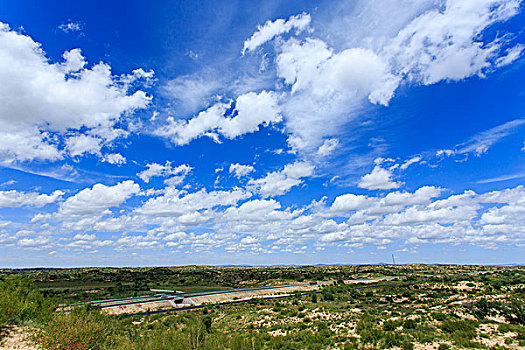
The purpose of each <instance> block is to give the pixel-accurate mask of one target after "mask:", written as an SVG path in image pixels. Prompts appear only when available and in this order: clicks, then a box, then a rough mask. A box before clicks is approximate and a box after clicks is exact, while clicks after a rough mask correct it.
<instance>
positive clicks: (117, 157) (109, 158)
mask: <svg viewBox="0 0 525 350" xmlns="http://www.w3.org/2000/svg"><path fill="white" fill-rule="evenodd" d="M102 160H103V161H104V162H107V163H109V164H116V165H122V164H126V157H124V156H123V155H122V154H120V153H110V154H106V155H105V156H104V158H103V159H102Z"/></svg>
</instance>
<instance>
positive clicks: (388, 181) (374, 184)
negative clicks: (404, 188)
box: [358, 165, 402, 190]
mask: <svg viewBox="0 0 525 350" xmlns="http://www.w3.org/2000/svg"><path fill="white" fill-rule="evenodd" d="M392 176H393V175H392V171H390V170H388V169H383V168H381V166H379V165H376V166H375V167H374V169H373V170H372V172H371V173H370V174H366V175H364V176H363V177H361V181H359V184H358V186H359V187H361V188H366V189H367V190H391V189H394V188H399V187H401V185H402V183H401V182H396V181H393V180H392Z"/></svg>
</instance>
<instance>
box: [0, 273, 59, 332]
mask: <svg viewBox="0 0 525 350" xmlns="http://www.w3.org/2000/svg"><path fill="white" fill-rule="evenodd" d="M55 308H56V303H55V302H54V300H53V299H48V298H45V297H44V296H43V295H42V293H40V292H39V291H38V290H37V289H36V288H35V286H34V285H33V284H32V283H31V282H30V281H29V280H28V279H27V278H25V277H22V276H18V275H14V276H9V277H7V278H6V279H5V280H4V281H2V282H0V326H2V325H13V324H21V323H25V322H35V323H43V322H45V321H47V320H49V319H50V318H51V315H52V314H53V312H54V310H55Z"/></svg>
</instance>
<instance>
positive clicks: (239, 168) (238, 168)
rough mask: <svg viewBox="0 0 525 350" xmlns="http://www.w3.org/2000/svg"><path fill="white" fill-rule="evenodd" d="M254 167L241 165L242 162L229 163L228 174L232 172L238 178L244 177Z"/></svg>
mask: <svg viewBox="0 0 525 350" xmlns="http://www.w3.org/2000/svg"><path fill="white" fill-rule="evenodd" d="M254 170H255V169H254V168H253V166H251V165H242V164H238V163H236V164H230V174H232V173H233V175H234V176H235V177H236V178H238V179H240V178H241V177H244V176H246V175H248V174H249V173H251V172H252V171H254Z"/></svg>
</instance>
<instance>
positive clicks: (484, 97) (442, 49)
mask: <svg viewBox="0 0 525 350" xmlns="http://www.w3.org/2000/svg"><path fill="white" fill-rule="evenodd" d="M0 23H1V24H0V81H1V82H2V84H0V140H2V142H0V266H2V267H33V266H56V267H64V266H107V265H111V266H149V265H181V264H317V263H348V264H355V263H377V262H387V261H390V259H391V255H392V254H394V255H395V256H396V260H397V261H398V262H400V263H409V262H421V263H483V264H498V263H523V262H524V261H523V256H524V253H525V248H524V247H525V187H523V185H524V182H525V119H524V118H525V116H524V114H523V112H524V111H525V89H524V84H523V81H524V77H525V64H524V62H525V61H524V58H523V52H525V50H524V47H525V46H524V44H525V33H524V24H525V5H524V4H523V3H522V1H518V0H505V1H501V0H462V1H459V0H449V1H408V0H406V1H401V2H399V1H359V0H356V1H342V2H338V3H337V4H334V2H329V1H321V2H319V1H315V2H309V1H286V2H285V1H265V2H260V3H258V2H233V1H224V2H220V1H214V2H204V3H203V2H201V3H195V2H190V1H188V2H173V1H158V2H155V4H148V3H146V2H144V1H90V2H66V1H50V2H45V3H43V2H40V1H9V0H8V1H3V2H2V3H1V4H0Z"/></svg>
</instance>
